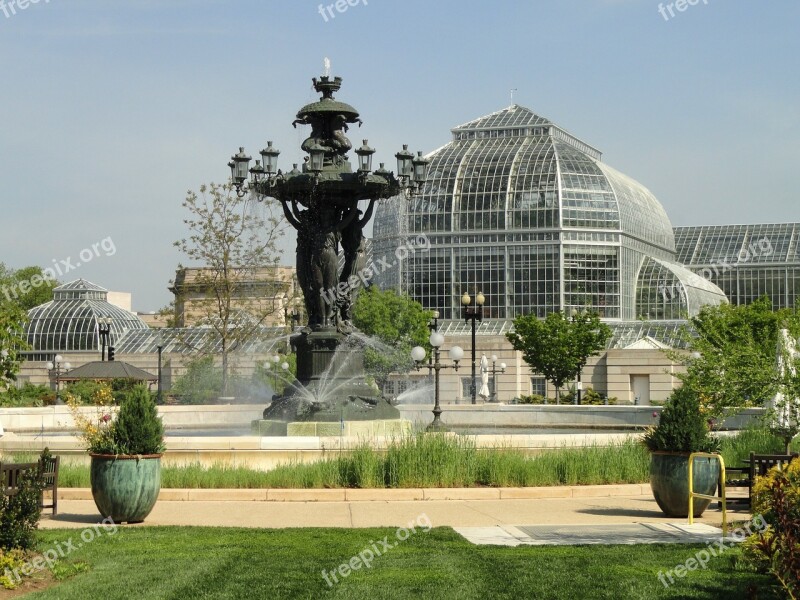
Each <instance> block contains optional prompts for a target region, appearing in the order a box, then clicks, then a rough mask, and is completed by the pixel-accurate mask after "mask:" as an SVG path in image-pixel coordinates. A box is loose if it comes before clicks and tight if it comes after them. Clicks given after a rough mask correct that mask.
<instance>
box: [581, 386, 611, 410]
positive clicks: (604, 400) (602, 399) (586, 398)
mask: <svg viewBox="0 0 800 600" xmlns="http://www.w3.org/2000/svg"><path fill="white" fill-rule="evenodd" d="M616 403H617V399H616V398H609V397H608V396H606V395H605V394H601V393H600V392H596V391H595V390H594V389H592V388H586V390H584V392H583V396H582V397H581V404H588V405H590V406H604V405H606V404H608V405H612V404H616Z"/></svg>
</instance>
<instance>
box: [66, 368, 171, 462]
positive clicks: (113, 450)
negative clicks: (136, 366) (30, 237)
mask: <svg viewBox="0 0 800 600" xmlns="http://www.w3.org/2000/svg"><path fill="white" fill-rule="evenodd" d="M64 397H65V399H66V402H67V405H68V406H69V408H70V411H71V412H72V416H73V418H74V419H75V424H76V425H77V427H78V429H79V430H80V432H81V438H82V439H83V441H84V443H85V444H86V447H87V450H88V451H89V453H90V454H113V455H118V454H159V453H160V452H163V450H164V426H163V424H162V423H161V419H160V418H159V416H158V410H157V408H156V405H155V402H154V401H153V399H152V397H151V395H150V392H149V391H148V390H147V388H145V387H144V386H137V387H136V388H134V390H133V392H132V393H131V394H129V395H128V396H127V397H126V398H125V399H124V400H123V401H122V404H121V406H120V408H119V410H117V409H116V408H115V407H114V406H113V404H114V395H113V394H112V392H111V388H110V387H109V386H108V385H107V384H103V385H102V386H100V387H99V388H98V389H97V390H96V391H95V392H94V393H93V394H92V404H93V405H94V406H95V413H94V415H91V416H87V415H86V414H85V413H84V412H83V411H82V410H81V409H80V398H78V397H76V396H74V395H72V394H69V393H66V394H64Z"/></svg>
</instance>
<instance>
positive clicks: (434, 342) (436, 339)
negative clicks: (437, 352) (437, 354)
mask: <svg viewBox="0 0 800 600" xmlns="http://www.w3.org/2000/svg"><path fill="white" fill-rule="evenodd" d="M429 341H430V343H431V346H433V347H434V348H439V347H440V346H441V345H442V344H444V336H443V335H442V334H441V333H439V332H438V331H434V332H433V333H432V334H431V337H430V340H429Z"/></svg>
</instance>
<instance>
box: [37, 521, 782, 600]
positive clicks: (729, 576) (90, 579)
mask: <svg viewBox="0 0 800 600" xmlns="http://www.w3.org/2000/svg"><path fill="white" fill-rule="evenodd" d="M396 531H397V530H395V529H284V530H253V529H223V528H197V527H187V528H179V527H137V528H120V529H119V531H118V532H117V533H116V534H115V535H113V536H108V535H104V536H102V537H99V538H97V539H96V540H95V541H93V542H91V543H89V544H83V546H82V547H81V548H80V549H78V550H76V551H75V552H73V553H72V554H70V555H69V556H68V560H70V561H85V562H87V563H88V564H89V570H88V572H83V573H79V574H77V575H75V576H74V577H71V578H70V579H68V580H67V581H65V582H63V583H61V584H59V585H58V586H56V587H53V588H50V589H49V590H46V591H44V592H40V593H36V594H33V595H30V596H28V597H29V598H31V599H36V600H44V599H48V598H50V599H59V600H70V599H75V600H91V599H94V598H97V599H103V600H113V599H116V598H119V599H125V600H127V599H129V598H141V599H145V598H159V599H163V598H169V599H174V600H180V599H186V600H189V599H191V600H197V599H203V598H209V599H211V598H213V599H215V600H222V599H227V598H230V599H237V600H240V599H243V598H269V599H276V600H277V599H283V598H307V599H313V600H318V599H325V598H343V599H347V600H358V599H365V600H366V599H369V600H375V599H392V600H393V599H398V600H403V599H412V598H413V599H415V600H416V599H418V598H432V599H449V598H453V599H458V600H471V599H475V600H486V599H505V598H507V599H509V600H520V599H523V598H524V599H528V598H547V599H558V598H566V599H584V598H586V599H602V598H613V599H615V600H619V599H623V598H624V599H626V600H631V599H637V598H642V599H652V598H682V599H709V600H710V599H716V598H726V599H731V600H733V599H737V598H748V597H749V596H748V590H749V588H750V587H751V586H757V587H758V589H759V595H758V598H762V599H763V598H771V597H772V596H770V595H768V594H767V590H768V588H769V587H770V581H769V580H768V579H767V578H765V577H762V576H759V575H756V574H753V573H750V572H747V571H743V570H738V569H737V568H736V567H735V557H736V556H737V553H738V550H731V551H729V553H728V554H723V555H721V556H719V557H717V558H714V559H712V561H711V562H710V563H709V568H708V569H705V570H696V571H692V572H690V573H688V575H687V576H686V577H684V578H683V579H680V578H676V583H675V584H674V585H672V586H671V587H669V588H665V587H664V585H663V584H662V583H661V582H659V579H658V573H659V571H668V570H670V569H673V568H674V567H675V566H676V565H678V564H682V563H684V562H685V561H686V560H687V559H688V558H690V557H692V556H694V554H695V552H697V551H698V550H699V549H700V548H701V547H700V546H685V545H680V544H670V545H640V546H583V547H565V546H548V547H520V548H505V547H489V546H473V545H471V544H470V543H468V542H466V541H465V540H464V539H463V538H461V537H460V536H459V535H457V534H456V533H455V532H454V531H453V530H452V529H450V528H436V529H432V530H430V531H428V532H425V531H423V530H421V529H418V530H417V533H415V534H412V535H410V537H409V538H408V539H407V540H406V541H401V542H397V545H396V547H392V548H391V549H390V550H384V551H383V555H382V556H378V557H376V558H375V559H374V561H373V562H372V566H371V568H369V569H366V568H361V569H359V570H357V571H353V572H352V573H351V574H350V575H349V576H348V577H346V578H342V577H341V575H339V577H338V579H339V582H338V583H335V584H333V585H332V586H329V585H328V584H327V583H326V581H325V579H323V577H322V572H323V570H324V571H327V572H330V571H331V570H334V569H337V568H338V566H339V565H341V564H344V563H347V562H349V561H350V560H351V557H353V556H356V555H358V554H359V553H360V552H362V551H363V550H364V549H365V548H369V547H371V546H372V545H373V544H375V543H376V542H377V540H382V539H383V538H384V536H388V541H389V542H390V543H391V544H394V542H396V541H397V537H396ZM41 536H42V543H41V549H42V550H45V549H46V548H48V547H54V546H55V545H56V543H61V544H62V545H63V544H64V542H65V541H66V540H67V539H69V538H70V537H72V538H73V540H79V536H80V532H79V531H75V530H72V531H67V530H50V531H46V532H42V534H41ZM376 545H377V547H379V548H380V547H381V546H380V544H376ZM329 579H331V578H330V576H329ZM331 582H332V583H333V581H331Z"/></svg>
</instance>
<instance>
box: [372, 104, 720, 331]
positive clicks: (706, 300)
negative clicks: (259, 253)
mask: <svg viewBox="0 0 800 600" xmlns="http://www.w3.org/2000/svg"><path fill="white" fill-rule="evenodd" d="M452 135H453V137H452V141H451V142H450V143H448V144H447V145H445V146H444V147H442V148H440V149H438V150H436V151H434V152H432V153H431V154H430V155H429V156H428V158H429V159H430V160H431V164H430V174H429V177H428V180H427V182H426V183H425V185H424V188H423V189H422V191H421V193H419V194H418V195H416V196H415V197H413V198H412V199H411V200H409V201H407V202H401V201H394V202H387V203H384V204H382V205H380V206H379V207H378V209H377V211H376V216H375V225H374V237H373V248H372V251H373V256H374V257H376V258H379V257H381V256H384V255H386V256H389V255H391V254H393V253H394V251H395V249H396V248H398V247H400V246H402V245H403V243H404V241H405V240H407V239H409V238H415V237H416V236H419V235H423V234H424V235H425V236H427V237H428V239H429V241H430V249H429V250H428V251H426V252H422V251H417V252H415V253H413V254H411V255H410V256H408V257H407V258H406V259H405V260H403V261H401V263H400V265H399V268H398V269H393V270H389V271H385V272H383V273H380V274H379V275H378V276H377V277H376V279H377V280H378V281H377V283H378V284H379V285H381V286H382V287H394V288H398V289H401V290H403V291H406V292H408V293H409V294H410V295H411V296H412V297H413V298H414V299H416V300H418V301H420V302H421V303H422V304H423V305H424V306H425V307H426V308H429V309H434V310H438V311H439V313H440V314H441V317H442V318H443V319H445V320H451V322H452V325H454V326H456V328H457V329H460V328H459V327H458V326H457V324H456V323H455V322H456V321H458V320H459V319H460V315H461V306H460V304H459V302H460V297H461V295H462V293H464V292H469V293H470V294H474V293H475V292H477V291H482V292H483V293H484V295H485V296H486V299H487V303H486V307H485V312H484V315H485V318H486V319H488V321H485V322H484V324H483V325H482V328H481V332H482V333H494V334H497V333H501V332H502V331H503V330H504V329H506V328H507V326H508V324H509V322H510V321H511V320H513V319H514V318H515V317H516V316H517V315H520V314H529V313H534V314H537V315H538V316H540V317H544V316H545V315H546V314H547V313H550V312H553V311H559V310H564V311H567V312H569V311H571V310H572V309H582V308H585V307H590V308H591V309H593V310H596V311H598V312H599V313H600V315H601V317H603V319H605V320H606V321H607V322H610V323H619V324H620V325H621V324H623V323H625V322H632V321H636V320H637V319H650V320H662V321H674V320H680V319H685V317H686V316H687V315H692V314H696V313H697V312H698V311H699V309H700V307H701V306H703V305H705V304H719V303H721V302H724V301H725V294H724V293H723V291H722V290H721V289H720V288H719V287H717V286H716V285H714V284H713V283H711V282H710V281H708V280H707V279H703V278H702V277H699V276H697V275H695V274H694V273H692V272H691V271H690V270H689V269H687V268H686V267H684V266H683V265H682V264H680V260H679V259H678V256H677V253H676V245H675V234H674V232H673V227H672V224H671V223H670V220H669V217H668V216H667V214H666V212H665V210H664V208H663V207H662V205H661V203H660V202H659V201H658V200H657V199H656V197H655V196H654V195H653V194H652V193H651V192H650V191H649V190H648V189H647V188H645V187H644V186H642V185H641V184H640V183H638V182H636V181H635V180H633V179H631V178H630V177H628V176H626V175H624V174H622V173H620V172H619V171H617V170H615V169H613V168H612V167H610V166H608V165H606V164H605V163H604V162H602V155H601V153H600V151H599V150H597V149H596V148H594V147H592V146H590V145H589V144H587V143H585V142H583V141H581V140H579V139H578V138H576V137H575V136H573V135H571V134H569V133H568V132H567V131H565V130H564V129H562V128H561V127H559V126H557V125H555V124H554V123H552V122H550V121H549V120H547V119H545V118H542V117H540V116H538V115H536V114H535V113H533V112H532V111H531V110H529V109H527V108H524V107H522V106H518V105H512V106H510V107H508V108H506V109H503V110H501V111H499V112H496V113H493V114H490V115H487V116H485V117H481V118H479V119H476V120H474V121H470V122H469V123H465V124H464V125H460V126H458V127H456V128H454V129H453V130H452ZM452 332H453V331H451V333H452Z"/></svg>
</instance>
